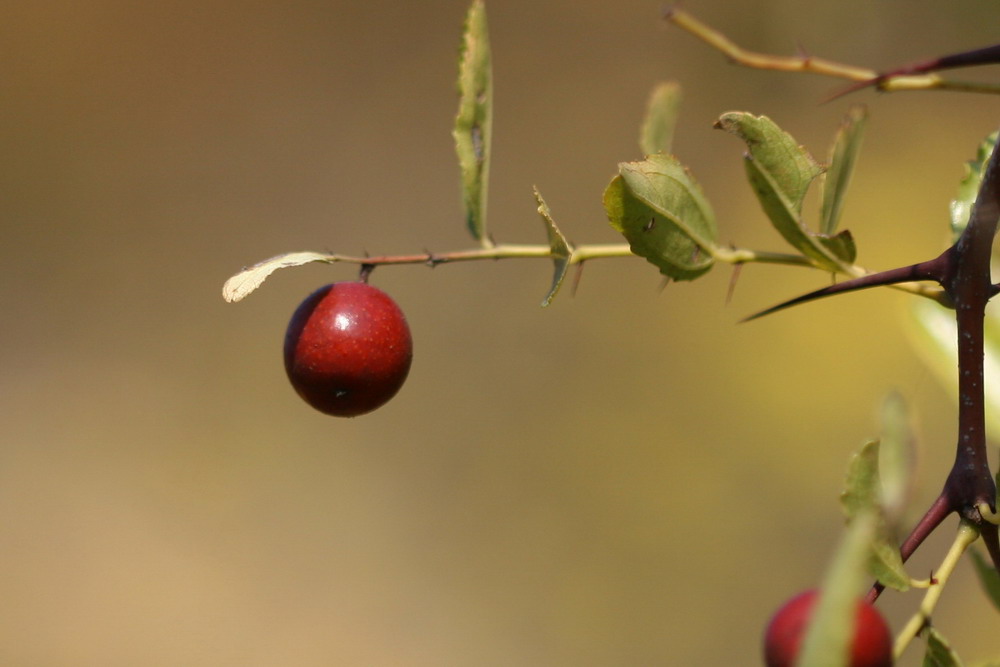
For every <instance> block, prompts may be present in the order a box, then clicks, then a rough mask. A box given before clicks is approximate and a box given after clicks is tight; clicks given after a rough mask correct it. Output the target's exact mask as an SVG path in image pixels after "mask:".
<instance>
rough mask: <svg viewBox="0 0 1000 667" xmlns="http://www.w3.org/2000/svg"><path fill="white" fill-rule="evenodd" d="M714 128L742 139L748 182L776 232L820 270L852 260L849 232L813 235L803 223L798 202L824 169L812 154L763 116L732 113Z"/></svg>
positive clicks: (726, 115)
mask: <svg viewBox="0 0 1000 667" xmlns="http://www.w3.org/2000/svg"><path fill="white" fill-rule="evenodd" d="M715 126H716V127H717V128H719V129H722V130H725V131H727V132H729V133H731V134H734V135H736V136H738V137H740V138H741V139H743V141H745V142H746V144H747V148H748V149H749V151H748V152H747V153H746V155H745V157H746V160H745V162H744V166H745V167H746V172H747V180H749V182H750V186H751V187H752V188H753V190H754V193H755V194H756V195H757V199H758V201H759V202H760V204H761V207H762V208H763V209H764V213H766V214H767V217H768V218H769V219H770V220H771V224H772V225H773V226H774V228H775V229H776V230H777V231H778V233H779V234H781V235H782V237H784V239H785V240H786V241H787V242H788V243H789V244H790V245H791V246H792V247H794V248H795V249H796V250H798V251H799V252H801V253H802V254H803V255H805V256H806V257H808V258H809V259H811V260H812V261H813V263H815V264H816V265H817V266H819V267H820V268H823V269H826V270H829V271H838V270H839V269H840V267H841V266H842V265H843V264H853V262H854V259H855V256H856V255H857V250H856V248H855V246H854V240H853V239H852V238H851V235H850V233H848V232H846V231H844V232H841V233H839V234H837V235H835V236H830V235H824V234H816V233H814V232H812V231H810V230H809V229H807V228H806V226H805V225H804V224H803V222H802V219H801V215H802V200H803V198H804V197H805V195H806V191H807V190H808V189H809V185H810V184H811V183H812V182H813V180H814V179H815V178H816V177H817V176H819V175H820V174H821V173H822V171H823V169H822V167H820V166H819V165H818V164H817V163H816V161H815V160H814V159H813V157H812V156H811V155H810V154H809V153H808V152H807V151H806V150H805V149H804V148H802V147H801V146H799V145H798V144H797V143H796V142H795V140H794V139H792V137H791V136H790V135H789V134H787V133H786V132H784V131H782V130H781V128H779V127H778V126H777V125H775V124H774V122H773V121H772V120H771V119H770V118H768V117H767V116H753V115H751V114H748V113H744V112H731V113H727V114H723V115H722V117H721V118H720V119H719V120H718V121H717V122H716V124H715Z"/></svg>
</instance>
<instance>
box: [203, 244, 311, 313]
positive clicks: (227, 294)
mask: <svg viewBox="0 0 1000 667" xmlns="http://www.w3.org/2000/svg"><path fill="white" fill-rule="evenodd" d="M329 261H330V255H324V254H322V253H318V252H289V253H285V254H284V255H278V256H276V257H271V258H270V259H265V260H264V261H262V262H257V263H256V264H254V265H253V266H250V267H247V268H244V269H243V270H242V271H240V272H239V273H237V274H236V275H235V276H233V277H231V278H230V279H229V280H227V281H226V284H225V285H223V286H222V298H223V299H225V300H226V301H228V302H229V303H235V302H237V301H240V300H241V299H243V297H245V296H246V295H248V294H250V292H253V291H254V290H255V289H257V288H258V287H260V286H261V284H262V283H263V282H264V281H265V280H267V277H268V276H269V275H271V274H272V273H274V272H275V271H277V270H278V269H286V268H288V267H290V266H302V265H303V264H309V263H311V262H329Z"/></svg>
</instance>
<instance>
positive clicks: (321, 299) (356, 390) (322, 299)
mask: <svg viewBox="0 0 1000 667" xmlns="http://www.w3.org/2000/svg"><path fill="white" fill-rule="evenodd" d="M412 359H413V339H412V338H411V337H410V328H409V326H407V324H406V318H405V317H404V316H403V311H401V310H400V309H399V306H397V305H396V302H395V301H393V300H392V299H391V298H390V297H389V295H388V294H386V293H385V292H383V291H382V290H379V289H377V288H375V287H372V286H371V285H368V284H366V283H360V282H343V283H333V284H332V285H327V286H325V287H321V288H319V289H318V290H316V291H315V292H313V293H312V294H310V295H309V296H308V297H306V299H305V301H303V302H302V304H301V305H299V307H298V308H297V309H296V311H295V313H294V314H293V315H292V319H291V321H290V322H289V323H288V331H287V332H286V333H285V371H286V372H287V373H288V379H289V380H290V381H291V383H292V386H293V387H294V388H295V391H296V392H298V394H299V396H301V397H302V398H303V399H304V400H305V402H306V403H308V404H309V405H311V406H313V407H314V408H316V409H317V410H319V411H320V412H324V413H326V414H328V415H334V416H337V417H357V416H358V415H363V414H365V413H366V412H371V411H372V410H374V409H375V408H378V407H380V406H382V405H384V404H385V403H386V401H388V400H389V399H390V398H392V397H393V396H395V395H396V392H398V391H399V388H400V387H402V386H403V381H404V380H406V375H407V373H409V371H410V362H411V361H412Z"/></svg>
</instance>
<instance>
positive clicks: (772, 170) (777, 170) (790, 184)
mask: <svg viewBox="0 0 1000 667" xmlns="http://www.w3.org/2000/svg"><path fill="white" fill-rule="evenodd" d="M715 127H717V128H719V129H720V130H725V131H726V132H729V133H730V134H734V135H736V136H737V137H739V138H740V139H742V140H743V141H745V142H746V144H747V148H748V149H749V151H750V155H751V156H752V157H753V159H754V161H755V162H757V163H758V164H759V168H760V169H761V170H762V171H764V172H765V173H767V174H768V176H769V177H770V180H771V181H772V182H773V183H774V187H775V189H776V190H777V191H778V192H779V193H780V194H781V196H782V197H784V198H785V199H786V200H787V202H788V204H789V207H790V208H791V210H792V212H793V213H794V214H795V215H796V217H797V216H798V215H799V214H800V213H801V212H802V200H803V198H805V196H806V191H807V190H808V189H809V185H810V184H811V183H812V182H813V179H815V178H816V177H817V176H819V175H820V174H821V173H823V168H822V167H821V166H820V165H819V164H817V163H816V160H814V159H813V157H812V155H810V154H809V152H808V151H807V150H806V149H805V148H803V147H802V146H800V145H799V144H798V143H797V142H796V141H795V139H793V138H792V136H791V135H790V134H788V133H787V132H785V131H783V130H782V129H781V128H780V127H778V126H777V125H776V124H775V123H774V121H772V120H771V119H770V118H768V117H767V116H754V115H752V114H749V113H745V112H743V111H733V112H730V113H726V114H723V115H722V116H721V117H720V118H719V120H718V121H716V123H715Z"/></svg>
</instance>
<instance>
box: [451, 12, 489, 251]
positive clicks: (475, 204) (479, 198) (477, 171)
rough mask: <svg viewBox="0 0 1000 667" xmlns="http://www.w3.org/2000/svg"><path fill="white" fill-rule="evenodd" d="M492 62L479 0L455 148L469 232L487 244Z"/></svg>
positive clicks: (462, 71)
mask: <svg viewBox="0 0 1000 667" xmlns="http://www.w3.org/2000/svg"><path fill="white" fill-rule="evenodd" d="M491 67H492V66H491V64H490V42H489V33H488V31H487V28H486V7H485V5H483V2H482V0H475V1H474V2H473V3H472V6H471V7H470V8H469V13H468V15H467V17H466V20H465V33H464V35H463V38H462V47H461V50H460V53H459V65H458V92H459V102H458V114H457V115H456V116H455V129H454V130H453V131H452V136H454V138H455V151H456V152H457V153H458V166H459V170H460V172H461V179H462V201H463V203H464V204H465V218H466V224H467V225H468V228H469V232H470V233H471V234H472V236H473V238H475V239H476V240H477V241H479V242H480V243H481V244H482V245H483V246H489V245H492V243H491V242H490V240H489V236H488V235H487V232H486V193H487V186H488V184H489V175H490V141H491V139H492V135H493V75H492V71H491Z"/></svg>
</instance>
